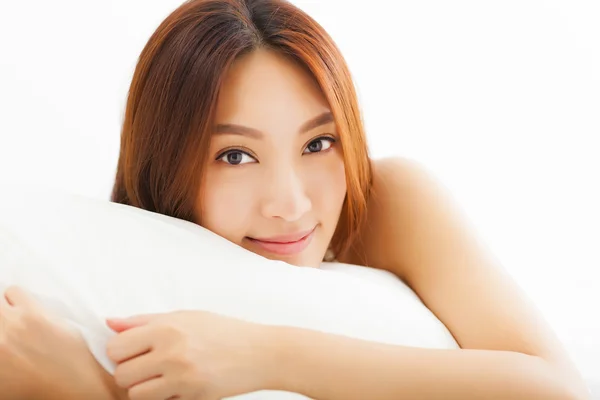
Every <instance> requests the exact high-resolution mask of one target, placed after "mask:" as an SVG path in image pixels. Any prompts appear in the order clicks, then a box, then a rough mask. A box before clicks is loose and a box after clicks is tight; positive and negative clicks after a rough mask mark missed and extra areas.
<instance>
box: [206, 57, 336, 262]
mask: <svg viewBox="0 0 600 400" xmlns="http://www.w3.org/2000/svg"><path fill="white" fill-rule="evenodd" d="M339 140H340V139H339V137H338V135H337V132H336V128H335V124H334V122H333V118H332V116H331V114H330V109H329V106H328V103H327V101H326V99H325V98H324V96H323V94H322V93H321V90H320V88H319V86H318V85H317V83H316V82H315V81H314V80H313V79H312V77H311V76H310V75H309V74H308V73H307V72H306V71H305V70H304V69H302V68H301V67H299V66H298V65H296V64H294V63H293V62H292V61H290V60H289V59H287V58H284V57H282V56H281V55H279V54H277V53H274V52H271V51H268V50H258V51H255V52H253V53H249V54H247V55H244V56H243V57H241V58H239V59H238V60H237V61H236V62H235V63H234V64H233V66H232V68H231V69H230V71H229V72H228V75H227V76H226V77H225V81H224V83H223V86H222V88H221V91H220V97H219V100H218V104H217V110H216V120H215V127H214V131H213V134H212V139H211V144H210V149H209V159H208V165H207V166H206V169H205V176H204V182H203V188H202V189H203V190H201V191H200V195H199V198H198V199H197V202H196V215H200V216H201V219H202V225H203V226H204V227H205V228H207V229H209V230H211V231H213V232H215V233H217V234H218V235H220V236H223V237H224V238H226V239H228V240H229V241H231V242H233V243H236V244H238V245H240V246H242V247H244V248H246V249H248V250H250V251H252V252H254V253H257V254H260V255H262V256H264V257H266V258H269V259H274V260H282V261H286V262H288V263H290V264H294V265H299V266H313V267H316V266H318V265H319V264H320V262H321V261H322V259H323V256H324V254H325V252H326V250H327V248H328V246H329V242H330V241H331V238H332V236H333V233H334V231H335V228H336V226H337V222H338V219H339V216H340V212H341V209H342V205H343V202H344V198H345V195H346V179H345V172H344V161H343V155H342V150H341V144H340V142H339Z"/></svg>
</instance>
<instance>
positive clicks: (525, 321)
mask: <svg viewBox="0 0 600 400" xmlns="http://www.w3.org/2000/svg"><path fill="white" fill-rule="evenodd" d="M369 202H370V203H369V207H368V214H367V223H366V224H365V225H364V227H363V228H361V231H360V234H359V236H358V238H357V240H356V242H355V243H354V245H353V247H352V250H351V252H349V256H348V258H347V261H346V262H352V263H355V264H360V265H367V266H370V267H374V268H380V269H385V270H388V271H391V272H393V273H395V274H396V275H398V276H399V277H400V278H401V279H403V280H404V281H405V282H406V283H407V284H408V285H409V286H410V287H411V288H412V289H413V290H414V291H415V293H416V294H417V295H418V296H419V297H420V298H421V300H422V301H423V303H424V304H425V305H426V306H427V307H428V308H429V309H430V310H431V311H432V312H433V313H434V314H435V315H436V316H437V317H438V318H439V319H440V320H441V321H442V322H443V323H444V324H445V325H446V327H448V329H449V330H450V332H451V333H452V334H453V336H454V337H455V339H456V340H457V342H458V343H459V345H460V346H461V347H462V348H470V349H488V350H507V351H516V352H520V353H524V354H529V355H535V356H539V357H542V358H545V359H547V360H549V361H552V362H555V363H557V364H559V365H561V366H562V367H564V368H565V369H566V370H570V371H573V368H572V364H571V362H570V360H569V358H568V356H567V354H566V352H565V350H564V349H563V348H562V346H561V344H560V342H559V341H558V339H557V337H556V336H555V334H554V332H552V330H551V329H550V327H549V326H548V325H547V324H546V322H545V321H544V319H543V318H542V317H541V315H540V314H539V313H538V311H537V309H536V308H535V307H534V305H533V304H532V303H531V302H530V300H529V298H528V297H527V296H526V294H525V293H523V292H522V290H521V289H520V287H519V286H518V285H517V284H516V283H515V282H513V279H512V278H511V276H510V275H509V274H508V273H507V272H506V269H505V268H504V266H502V265H499V262H498V260H497V259H496V258H495V257H494V256H493V255H492V254H490V252H489V251H488V248H487V247H486V246H485V244H483V243H481V239H480V238H479V237H477V234H476V232H475V231H474V229H473V228H472V226H471V225H472V224H471V223H470V222H469V221H468V219H467V218H466V217H465V212H463V210H462V208H461V207H460V205H459V204H457V202H456V201H455V199H454V197H453V196H452V194H451V193H450V192H449V190H448V189H447V188H446V187H445V185H444V184H443V183H442V182H440V180H439V179H438V178H436V177H435V176H434V174H432V172H431V171H429V170H428V169H427V168H426V167H424V166H423V165H420V164H419V163H418V162H415V161H412V160H407V159H400V158H394V159H384V160H379V161H376V162H374V163H373V191H372V197H371V199H370V200H369Z"/></svg>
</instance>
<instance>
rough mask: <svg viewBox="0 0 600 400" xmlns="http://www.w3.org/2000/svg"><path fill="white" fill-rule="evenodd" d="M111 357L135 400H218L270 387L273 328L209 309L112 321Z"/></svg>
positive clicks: (118, 380)
mask: <svg viewBox="0 0 600 400" xmlns="http://www.w3.org/2000/svg"><path fill="white" fill-rule="evenodd" d="M107 322H108V326H109V327H110V328H111V329H112V330H114V331H116V332H117V333H118V334H117V335H116V336H114V337H113V338H112V339H111V340H110V341H109V343H108V348H107V354H108V356H109V358H110V359H111V360H113V361H114V362H115V363H117V368H116V371H115V380H116V383H117V385H119V386H121V387H122V388H126V389H128V394H129V398H130V400H142V399H144V400H147V399H157V400H164V399H169V398H178V399H202V400H216V399H221V398H223V397H229V396H235V395H239V394H243V393H249V392H254V391H257V390H262V389H269V386H270V384H271V381H270V379H271V377H272V369H273V368H272V365H274V363H272V362H271V361H270V359H269V350H270V347H269V346H270V343H271V342H270V340H269V338H268V334H269V332H270V330H269V329H270V328H271V327H269V326H266V325H260V324H254V323H250V322H245V321H241V320H238V319H234V318H229V317H225V316H222V315H218V314H214V313H210V312H205V311H178V312H172V313H166V314H155V315H140V316H135V317H131V318H128V319H124V320H116V319H109V320H108V321H107Z"/></svg>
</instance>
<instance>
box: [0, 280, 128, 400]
mask: <svg viewBox="0 0 600 400" xmlns="http://www.w3.org/2000/svg"><path fill="white" fill-rule="evenodd" d="M0 393H2V395H1V396H0V398H1V399H15V400H17V399H23V398H26V399H44V400H53V399H57V400H58V399H61V400H65V399H82V398H85V399H90V400H113V399H126V397H125V396H123V395H122V392H120V391H119V390H118V389H117V387H116V384H115V383H114V379H113V377H112V376H111V375H110V374H108V373H107V372H106V371H105V370H104V368H103V367H102V366H101V365H100V364H99V363H98V362H97V361H96V359H95V358H94V356H93V355H92V354H91V352H90V351H89V349H88V347H87V344H86V343H85V341H84V340H83V338H82V337H81V336H80V335H79V334H78V333H77V332H75V331H73V330H71V329H68V328H67V327H66V326H63V325H62V324H60V323H59V322H58V320H57V319H56V318H54V317H53V316H51V315H48V314H47V313H46V311H45V310H44V309H43V308H42V307H41V305H39V304H37V303H36V302H35V301H34V299H33V298H32V297H30V296H29V294H28V293H26V292H25V291H23V290H21V289H19V288H16V287H11V288H9V289H7V290H6V292H5V293H2V294H0Z"/></svg>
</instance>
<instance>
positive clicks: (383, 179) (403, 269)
mask: <svg viewBox="0 0 600 400" xmlns="http://www.w3.org/2000/svg"><path fill="white" fill-rule="evenodd" d="M372 171H373V186H372V191H371V196H370V198H369V203H368V209H367V216H366V220H365V223H364V224H363V226H362V227H361V230H360V232H359V233H358V235H357V238H356V240H355V241H354V243H353V246H352V247H351V249H350V251H349V252H348V253H347V254H345V255H344V260H343V261H344V262H351V263H353V264H359V265H367V266H371V267H375V268H380V269H386V270H389V271H391V272H394V273H395V274H396V275H398V276H400V277H402V278H403V279H404V278H406V274H407V273H408V272H410V271H408V269H409V268H411V267H413V264H408V263H407V262H405V261H403V260H401V259H399V258H398V256H399V255H400V254H401V253H402V254H405V255H406V254H407V253H408V252H410V249H413V250H414V244H415V242H414V240H412V239H413V238H412V235H413V233H414V229H415V228H416V226H415V224H420V223H423V222H424V221H422V220H417V213H419V212H425V211H432V210H431V206H432V205H431V204H426V203H424V202H428V203H431V202H432V201H435V202H436V203H438V206H437V208H440V207H439V204H441V205H443V208H444V209H446V210H448V209H449V205H448V203H449V202H450V199H451V196H450V194H449V192H448V191H447V190H446V189H445V188H444V186H443V185H442V184H441V182H439V181H438V180H437V179H436V178H435V177H434V175H433V174H432V173H431V172H430V171H429V170H428V169H427V168H426V167H425V166H424V165H422V164H421V163H419V162H417V161H415V160H411V159H408V158H400V157H393V158H383V159H378V160H373V161H372ZM454 212H457V211H456V210H455V211H454ZM392 250H393V253H394V254H393V257H390V255H391V253H392Z"/></svg>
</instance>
